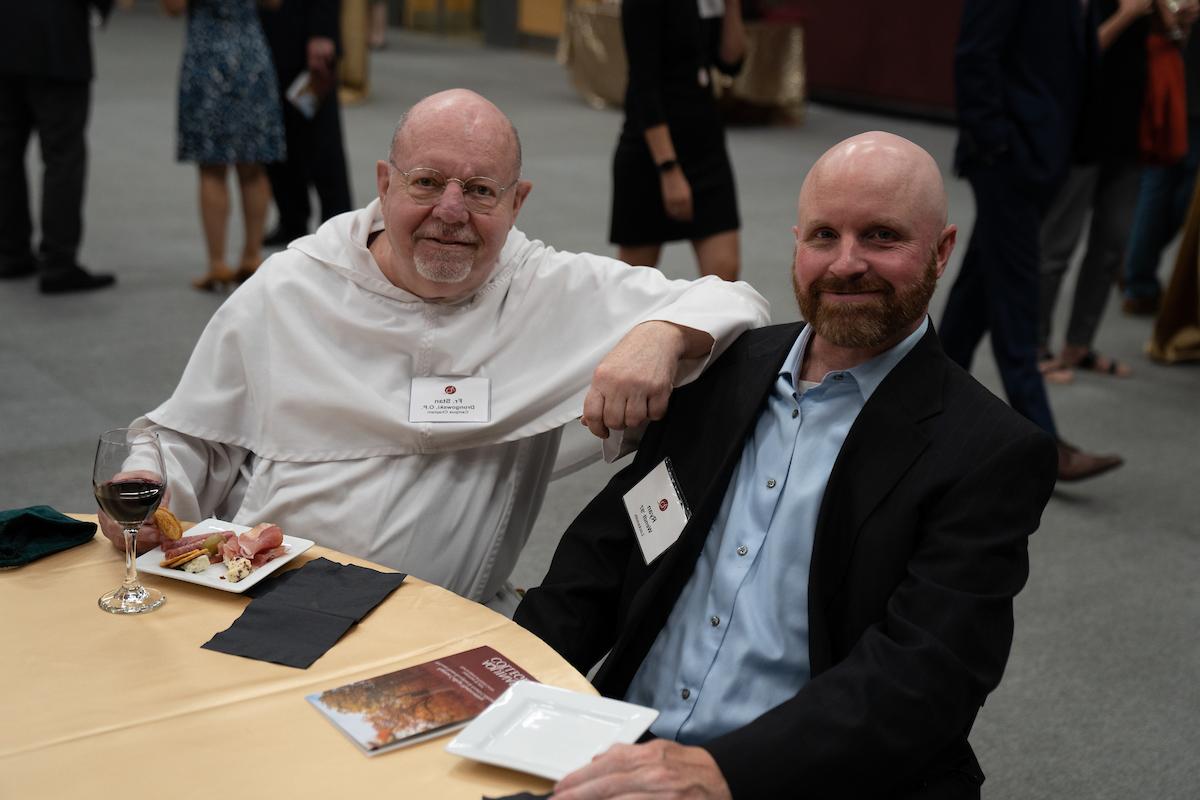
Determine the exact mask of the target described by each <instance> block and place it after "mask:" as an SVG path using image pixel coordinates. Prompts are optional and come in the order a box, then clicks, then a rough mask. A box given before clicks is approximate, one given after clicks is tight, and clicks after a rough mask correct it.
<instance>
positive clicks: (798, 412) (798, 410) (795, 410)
mask: <svg viewBox="0 0 1200 800" xmlns="http://www.w3.org/2000/svg"><path fill="white" fill-rule="evenodd" d="M798 416H800V409H798V408H793V409H792V419H795V418H796V417H798Z"/></svg>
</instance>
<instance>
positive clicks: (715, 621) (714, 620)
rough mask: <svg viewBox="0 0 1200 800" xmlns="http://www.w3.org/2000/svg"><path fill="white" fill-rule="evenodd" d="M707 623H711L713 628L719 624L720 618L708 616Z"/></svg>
mask: <svg viewBox="0 0 1200 800" xmlns="http://www.w3.org/2000/svg"><path fill="white" fill-rule="evenodd" d="M708 624H709V625H712V626H713V627H714V628H715V627H717V626H718V625H720V624H721V618H720V617H709V618H708Z"/></svg>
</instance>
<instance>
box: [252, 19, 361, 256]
mask: <svg viewBox="0 0 1200 800" xmlns="http://www.w3.org/2000/svg"><path fill="white" fill-rule="evenodd" d="M340 14H341V2H340V0H283V3H282V5H280V7H279V8H278V9H277V10H270V9H267V8H265V7H262V6H260V7H259V18H260V19H261V20H262V26H263V32H264V33H265V34H266V37H267V43H268V44H269V45H270V47H271V57H272V58H273V59H274V61H275V74H276V76H277V77H278V79H279V97H280V98H281V99H282V100H283V125H284V129H285V133H286V136H287V160H286V161H283V162H280V163H277V164H268V165H267V176H268V177H269V178H270V180H271V192H272V194H274V195H275V207H276V208H277V209H278V210H279V223H278V225H277V226H276V227H275V229H274V230H273V231H271V232H270V233H268V234H267V236H266V238H265V240H264V242H263V243H264V244H266V245H268V246H271V247H281V246H283V245H286V244H287V243H288V242H290V241H291V240H292V239H296V238H299V237H301V236H303V235H305V234H306V233H308V231H309V218H310V217H311V216H312V204H311V203H310V202H309V196H308V191H309V186H312V187H313V188H315V189H316V190H317V197H318V199H319V200H320V203H321V217H320V220H319V222H323V221H324V220H327V219H329V218H330V217H332V216H334V215H336V214H341V213H342V212H343V211H350V210H351V201H350V179H349V177H348V176H347V173H346V153H345V149H344V147H343V145H342V114H341V108H340V106H339V104H338V92H337V58H338V51H339V49H340V45H339V41H340V39H339V35H338V31H339V26H340ZM305 70H308V72H309V75H310V78H311V80H312V87H313V89H314V91H315V92H316V94H317V95H318V97H319V98H320V103H319V105H318V106H317V108H316V113H315V114H314V115H313V117H312V118H311V119H309V118H308V117H306V116H305V115H304V114H302V113H300V111H299V110H298V109H297V108H296V107H295V106H294V105H293V104H292V103H290V102H288V101H287V100H286V99H285V98H286V95H287V90H288V87H290V86H291V85H292V82H293V81H294V80H296V78H297V76H299V75H300V73H301V72H304V71H305Z"/></svg>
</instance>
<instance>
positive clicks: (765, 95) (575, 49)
mask: <svg viewBox="0 0 1200 800" xmlns="http://www.w3.org/2000/svg"><path fill="white" fill-rule="evenodd" d="M558 61H559V63H561V64H563V65H564V66H566V68H567V70H568V72H569V73H570V76H571V83H572V84H573V85H574V86H575V88H576V89H577V90H578V91H579V93H580V94H582V95H583V97H584V99H585V100H586V101H587V102H588V103H589V104H590V105H592V106H594V107H596V108H603V107H605V106H616V107H620V106H621V105H622V104H623V103H624V101H625V81H626V72H627V69H626V64H625V44H624V42H623V41H622V39H621V10H620V6H618V5H615V4H610V3H600V4H595V5H583V6H577V7H575V8H573V9H572V10H571V11H570V12H569V13H568V15H567V24H566V29H565V30H564V31H563V34H562V37H561V38H560V39H559V45H558ZM716 85H717V87H718V89H719V91H720V94H721V96H722V99H723V101H725V102H732V103H733V104H735V105H737V104H747V105H752V106H758V107H761V108H764V109H770V110H774V111H776V112H779V114H780V115H781V116H783V117H785V118H786V119H789V120H793V121H795V120H799V119H800V118H802V117H803V113H804V32H803V30H802V29H801V28H800V27H799V26H797V25H778V24H767V23H763V22H747V23H746V60H745V63H744V64H743V66H742V71H741V72H740V73H738V75H737V77H736V78H733V79H732V81H731V80H730V79H728V78H726V77H724V76H717V82H716Z"/></svg>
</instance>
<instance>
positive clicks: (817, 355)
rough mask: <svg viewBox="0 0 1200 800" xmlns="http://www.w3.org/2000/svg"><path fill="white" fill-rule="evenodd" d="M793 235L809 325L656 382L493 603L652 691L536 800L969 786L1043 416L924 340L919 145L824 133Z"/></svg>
mask: <svg viewBox="0 0 1200 800" xmlns="http://www.w3.org/2000/svg"><path fill="white" fill-rule="evenodd" d="M794 230H795V234H796V250H795V256H794V267H793V282H794V285H795V290H796V297H797V299H798V301H799V304H800V309H801V311H802V313H803V314H804V316H805V318H806V319H807V320H808V321H809V324H808V325H807V326H805V325H803V324H792V325H777V326H773V327H768V328H762V329H759V330H757V331H751V332H749V333H746V334H743V335H742V336H741V338H739V339H738V340H737V341H736V342H734V344H733V345H732V346H731V347H730V349H729V350H728V351H727V352H726V353H725V354H724V355H722V356H721V358H720V359H719V360H718V361H717V363H716V364H714V365H713V366H712V367H711V368H710V370H709V371H708V372H707V373H705V375H704V376H703V377H702V378H701V379H699V380H697V381H696V382H695V383H693V384H691V385H690V386H686V387H684V388H682V389H679V390H677V391H676V392H675V394H674V395H673V396H672V398H671V405H670V408H669V410H668V412H667V415H666V417H665V418H664V419H663V420H662V421H660V422H657V423H654V424H653V425H651V426H650V427H649V428H648V429H647V431H646V434H645V437H644V439H643V441H642V443H641V447H640V448H639V450H638V454H637V457H636V458H635V460H634V462H633V463H632V464H631V465H630V466H629V467H627V468H626V469H625V470H623V471H622V472H621V473H619V474H618V475H617V476H616V477H615V478H613V480H612V482H611V483H610V484H609V485H608V487H607V488H605V490H604V491H603V492H602V493H601V494H600V495H599V496H598V497H597V498H596V499H595V500H593V501H592V503H591V504H590V505H588V507H587V508H586V509H585V510H584V511H583V513H582V514H581V515H580V516H579V517H578V518H577V519H576V520H575V522H574V523H573V524H572V525H571V527H570V528H569V529H568V530H567V532H566V534H565V535H564V537H563V540H562V542H561V543H560V545H559V548H558V550H557V552H556V553H555V556H554V559H553V562H552V564H551V566H550V570H549V572H548V574H547V575H546V578H545V581H544V582H543V584H542V585H541V586H540V587H538V588H536V589H531V590H530V591H529V592H528V593H527V595H526V596H525V599H524V600H523V602H522V603H521V605H520V606H519V607H518V609H517V612H516V616H515V619H516V621H517V622H519V623H520V624H521V625H523V626H525V627H526V628H528V629H529V630H530V631H532V632H533V633H535V634H537V635H538V636H540V637H541V638H542V639H544V640H545V641H546V642H547V643H549V644H550V645H551V646H552V647H554V648H555V649H556V650H557V651H558V652H559V653H561V654H562V655H563V656H564V657H565V658H567V659H568V660H569V661H570V662H571V663H572V664H573V665H574V666H575V667H576V668H577V669H579V670H581V671H586V670H588V669H590V668H591V667H592V666H593V665H594V664H595V663H596V662H597V661H599V660H600V659H601V658H602V657H604V655H605V653H608V655H607V658H605V659H604V662H603V665H602V666H601V667H600V669H599V671H598V672H597V674H596V676H595V678H594V683H595V686H596V688H597V689H598V690H599V691H600V692H601V694H603V695H606V696H609V697H617V698H624V699H626V700H629V701H632V702H636V703H640V704H643V705H648V706H652V707H654V708H657V709H658V710H659V712H660V714H659V717H658V719H657V720H656V721H655V722H654V724H653V725H652V726H651V728H650V732H651V733H652V734H654V736H656V737H658V738H657V739H655V740H654V741H651V742H647V743H643V744H637V745H617V746H615V747H613V748H612V749H610V750H609V751H608V752H607V753H605V754H603V755H601V756H599V757H598V758H597V759H596V760H594V761H593V762H592V763H591V764H589V765H588V766H586V767H584V768H582V769H580V770H578V771H577V772H575V773H573V774H571V775H569V776H567V777H566V778H564V779H563V780H562V781H560V782H559V784H558V785H557V786H556V789H555V795H554V796H555V798H556V800H581V799H582V798H605V797H619V796H624V795H626V794H628V795H636V796H638V797H643V796H645V797H651V796H653V797H660V796H661V797H713V798H729V797H739V798H758V797H806V798H809V797H811V798H827V797H828V798H848V797H849V798H859V797H864V798H865V797H870V798H885V797H896V798H918V797H919V798H925V799H926V800H932V798H968V797H972V798H977V797H978V796H979V786H980V784H981V783H982V780H983V774H982V772H981V770H980V768H979V764H978V762H977V761H976V759H975V756H974V754H973V752H972V750H971V747H970V745H969V744H968V742H967V734H968V733H969V731H970V730H971V726H972V724H973V723H974V721H975V716H976V714H977V713H978V711H979V708H980V706H981V705H982V703H983V701H984V698H985V697H986V696H987V695H988V693H989V692H991V691H992V690H993V689H994V688H995V687H996V686H997V684H998V683H999V681H1000V677H1001V674H1002V672H1003V670H1004V666H1005V663H1006V661H1007V658H1008V653H1009V649H1010V647H1011V644H1012V632H1013V598H1014V596H1015V595H1016V594H1017V592H1018V591H1020V589H1021V588H1022V586H1023V585H1024V583H1025V580H1026V578H1027V576H1028V570H1029V564H1028V549H1027V539H1028V537H1029V535H1030V534H1031V533H1033V531H1034V530H1036V529H1037V526H1038V524H1039V521H1040V518H1041V513H1042V509H1043V508H1044V506H1045V504H1046V502H1047V500H1048V499H1049V497H1050V493H1051V490H1052V489H1053V486H1054V482H1055V472H1056V467H1057V456H1056V450H1055V443H1054V439H1053V438H1052V437H1051V436H1049V435H1048V434H1046V433H1045V432H1044V431H1043V430H1041V429H1040V428H1038V427H1037V426H1036V425H1034V424H1033V423H1031V422H1029V421H1028V420H1026V419H1025V418H1024V417H1022V416H1021V415H1020V414H1018V413H1016V412H1014V411H1013V410H1012V409H1010V408H1009V407H1008V406H1007V405H1005V404H1004V403H1003V402H1002V401H1000V400H999V399H998V398H996V397H995V396H994V395H992V394H991V393H990V392H989V391H988V390H987V389H985V388H984V387H982V386H981V385H980V384H978V383H977V382H976V381H975V380H974V379H973V378H971V377H970V376H969V375H968V374H967V373H966V372H964V371H963V370H962V369H961V368H960V367H958V366H957V365H956V364H954V363H953V362H952V361H951V360H950V359H948V358H947V357H946V356H945V355H944V354H943V352H942V349H941V345H940V344H939V342H938V337H937V334H936V333H935V332H934V331H933V329H932V326H931V324H930V322H929V318H928V314H927V308H928V304H929V299H930V297H931V296H932V294H933V290H934V287H935V285H936V282H937V279H938V278H939V277H940V276H941V274H942V272H943V270H944V269H945V267H946V263H947V261H948V260H949V258H950V254H951V251H952V250H953V248H954V243H955V238H956V233H957V232H956V229H955V227H954V226H953V225H947V221H946V196H945V191H944V188H943V186H942V180H941V173H940V171H939V169H938V167H937V164H936V163H935V162H934V160H933V159H932V158H931V157H930V156H929V154H928V153H926V152H925V151H924V150H922V149H921V148H919V147H917V146H916V145H914V144H913V143H911V142H909V141H907V140H905V139H901V138H900V137H897V136H893V135H891V134H887V133H878V132H875V133H867V134H862V135H860V136H856V137H853V138H851V139H848V140H847V141H845V142H842V143H841V144H839V145H837V146H835V147H834V148H833V149H831V150H830V151H829V152H827V153H826V154H825V155H824V156H822V157H821V158H820V159H819V160H818V161H817V163H816V164H815V165H814V166H813V168H812V171H811V172H810V173H809V175H808V177H807V178H806V180H805V182H804V185H803V187H802V188H801V190H800V201H799V220H798V224H797V226H796V227H795V229H794ZM680 507H682V508H685V509H686V508H690V509H691V512H690V514H689V513H687V512H684V513H682V514H677V515H676V516H675V517H673V518H672V516H671V515H672V513H674V512H673V511H672V509H675V508H680ZM672 519H674V521H675V524H674V525H672V524H671V522H672Z"/></svg>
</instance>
